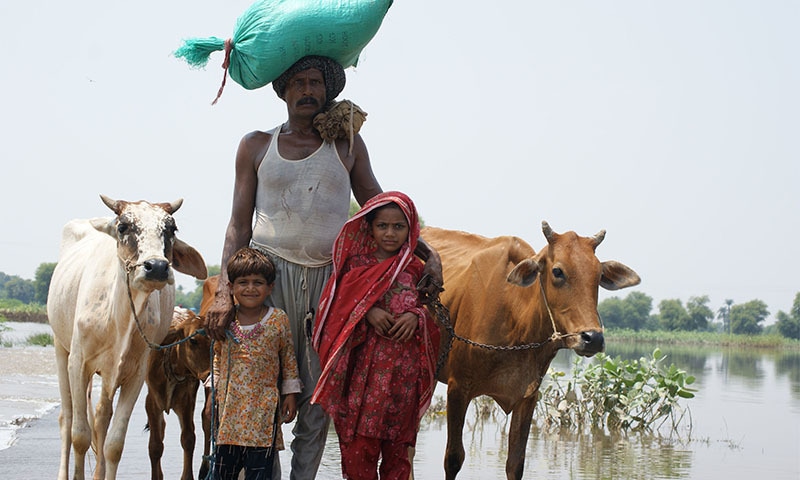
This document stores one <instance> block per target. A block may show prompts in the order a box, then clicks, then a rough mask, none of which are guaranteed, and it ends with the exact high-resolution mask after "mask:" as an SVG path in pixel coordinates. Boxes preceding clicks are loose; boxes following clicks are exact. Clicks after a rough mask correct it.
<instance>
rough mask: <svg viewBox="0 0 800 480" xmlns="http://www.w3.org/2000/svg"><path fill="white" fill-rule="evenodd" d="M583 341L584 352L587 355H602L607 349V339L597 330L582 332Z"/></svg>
mask: <svg viewBox="0 0 800 480" xmlns="http://www.w3.org/2000/svg"><path fill="white" fill-rule="evenodd" d="M581 340H583V350H584V351H585V352H587V353H591V354H595V353H600V352H602V351H603V350H605V348H606V339H605V337H604V336H603V332H598V331H596V330H589V331H587V332H582V333H581Z"/></svg>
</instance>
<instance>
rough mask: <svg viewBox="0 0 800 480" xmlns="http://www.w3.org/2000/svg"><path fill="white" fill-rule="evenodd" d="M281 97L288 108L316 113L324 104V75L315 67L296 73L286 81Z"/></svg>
mask: <svg viewBox="0 0 800 480" xmlns="http://www.w3.org/2000/svg"><path fill="white" fill-rule="evenodd" d="M283 99H284V100H285V101H286V104H287V105H288V106H289V108H290V109H293V110H295V111H304V110H309V112H310V113H312V114H316V113H318V112H319V111H321V110H322V107H324V106H325V102H326V100H327V99H326V98H325V77H323V76H322V72H320V71H319V70H317V69H316V68H309V69H307V70H303V71H302V72H298V73H296V74H295V75H294V76H292V78H290V79H289V81H288V82H287V83H286V90H285V91H284V94H283Z"/></svg>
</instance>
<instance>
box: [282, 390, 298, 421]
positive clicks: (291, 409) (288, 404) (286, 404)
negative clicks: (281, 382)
mask: <svg viewBox="0 0 800 480" xmlns="http://www.w3.org/2000/svg"><path fill="white" fill-rule="evenodd" d="M281 413H282V414H283V423H289V422H291V421H292V420H294V417H295V416H296V415H297V394H295V393H290V394H288V395H286V396H285V397H283V402H281Z"/></svg>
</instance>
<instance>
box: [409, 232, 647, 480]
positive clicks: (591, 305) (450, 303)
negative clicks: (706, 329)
mask: <svg viewBox="0 0 800 480" xmlns="http://www.w3.org/2000/svg"><path fill="white" fill-rule="evenodd" d="M542 231H543V232H544V236H545V237H546V238H547V245H546V246H545V247H544V248H543V249H542V250H541V251H540V252H539V253H538V254H536V253H535V252H534V250H533V249H532V248H531V247H530V246H529V245H528V244H527V243H525V242H524V241H523V240H521V239H519V238H516V237H498V238H485V237H481V236H479V235H474V234H470V233H465V232H457V231H450V230H442V229H437V228H430V227H429V228H425V229H424V230H423V231H422V236H423V238H424V239H425V241H427V242H428V243H429V244H431V245H432V246H433V247H434V248H435V249H436V250H437V251H438V252H439V255H440V256H441V259H442V266H443V269H444V272H443V273H444V282H445V291H444V292H443V293H442V296H441V299H442V303H443V304H444V305H445V306H446V307H448V308H449V310H450V321H451V324H452V325H453V326H454V328H455V333H456V335H458V336H460V337H464V338H466V339H469V340H472V341H475V342H478V343H480V344H482V346H471V345H469V344H467V343H466V342H462V341H456V342H454V343H453V345H452V349H451V350H450V353H449V357H448V358H447V362H446V363H445V365H444V366H443V368H442V370H441V372H440V374H439V380H440V381H441V382H445V383H447V447H446V450H445V459H444V467H445V475H446V478H447V479H448V480H453V479H455V477H456V474H457V473H458V471H459V470H460V469H461V466H462V464H463V463H464V445H463V443H462V439H461V435H462V431H463V427H464V416H465V415H466V411H467V407H468V406H469V403H470V401H471V400H472V399H473V398H475V397H477V396H479V395H488V396H490V397H492V398H493V399H494V400H495V401H496V402H497V403H498V404H499V405H500V407H501V408H502V409H503V411H505V412H506V413H509V412H511V413H512V416H511V429H510V431H509V434H508V459H507V461H506V477H507V478H509V479H520V478H522V473H523V467H524V465H525V447H526V444H527V441H528V435H529V433H530V426H531V418H532V416H533V410H534V408H535V407H536V401H537V400H538V391H539V385H540V382H541V380H542V378H543V377H544V375H545V373H546V372H547V369H548V367H549V366H550V362H551V361H552V360H553V358H554V357H555V355H556V353H557V352H558V350H559V349H562V348H570V349H572V350H573V351H575V352H576V353H577V354H579V355H582V356H592V355H594V354H596V353H598V352H602V351H603V349H604V348H605V340H604V338H603V326H602V324H601V323H600V318H599V315H598V313H597V296H598V286H602V287H603V288H606V289H608V290H617V289H620V288H625V287H630V286H633V285H636V284H638V283H639V281H640V279H639V276H638V275H637V274H636V272H634V271H633V270H631V269H630V268H628V267H626V266H625V265H623V264H621V263H618V262H614V261H609V262H600V261H599V260H598V259H597V257H596V256H595V248H597V246H598V245H599V244H600V242H601V241H602V240H603V237H604V236H605V231H601V232H600V233H598V234H597V235H595V236H594V237H588V238H587V237H579V236H578V235H576V234H575V232H566V233H563V234H557V233H555V232H553V230H552V229H551V228H550V226H549V225H548V224H547V222H542ZM537 279H538V280H539V281H538V282H536V280H537ZM445 333H446V332H445ZM448 340H449V336H448V335H447V334H443V335H442V341H443V344H442V345H443V346H445V345H446V342H447V341H448ZM532 344H541V345H538V346H535V347H533V348H524V349H519V350H496V349H491V348H487V346H532Z"/></svg>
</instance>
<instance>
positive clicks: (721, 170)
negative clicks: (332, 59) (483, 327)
mask: <svg viewBox="0 0 800 480" xmlns="http://www.w3.org/2000/svg"><path fill="white" fill-rule="evenodd" d="M250 3H251V2H250V1H247V0H226V1H225V2H219V1H210V0H170V1H169V2H163V1H158V2H156V1H150V0H142V1H139V2H119V1H113V0H112V1H108V0H104V1H100V0H88V1H87V0H76V1H73V2H56V1H54V0H46V1H43V0H38V1H36V0H33V1H26V2H20V1H16V2H2V3H1V4H0V31H2V32H3V33H4V37H5V38H6V42H5V49H4V56H3V57H4V58H3V60H2V62H0V86H1V87H2V89H0V91H2V95H3V101H2V106H0V122H2V124H1V125H0V162H2V166H3V168H2V178H3V182H2V188H0V225H2V235H0V271H2V272H5V273H7V274H9V275H19V276H21V277H22V278H27V279H33V278H34V274H35V271H36V268H37V267H38V266H39V265H40V264H41V263H43V262H55V261H57V259H58V246H59V242H60V232H61V228H62V226H63V225H64V224H65V223H66V222H67V221H68V220H70V219H72V218H88V217H96V216H106V215H109V214H110V213H111V212H110V211H109V210H108V209H107V208H106V207H105V206H104V205H103V204H102V202H101V201H100V198H99V195H100V194H105V195H108V196H110V197H112V198H116V199H123V200H140V199H144V200H149V201H154V202H156V201H171V200H174V199H177V198H183V199H184V204H183V206H182V207H181V209H180V210H179V211H178V212H177V213H176V214H175V218H176V221H177V223H178V227H179V233H178V236H179V237H180V238H182V239H183V240H184V241H186V242H188V243H190V244H191V245H193V246H194V247H195V248H197V249H198V250H199V251H200V253H201V254H202V255H203V256H204V258H205V260H206V262H207V263H208V264H210V265H218V264H219V261H220V256H221V251H222V243H223V236H224V230H225V227H226V225H227V222H228V218H229V215H230V204H231V198H232V189H233V173H234V171H233V164H234V163H233V162H234V154H235V151H236V147H237V145H238V142H239V140H240V139H241V137H242V136H243V135H244V134H245V133H247V132H249V131H252V130H268V129H271V128H273V127H274V126H276V125H278V124H280V123H281V122H283V121H284V120H285V119H286V107H285V104H284V103H283V102H282V101H280V100H279V99H278V98H277V97H276V96H275V94H274V92H273V91H272V88H271V87H270V86H267V87H264V88H262V89H258V90H245V89H244V88H242V87H241V86H239V85H238V84H236V83H234V82H233V81H228V82H227V85H226V88H225V91H224V93H223V95H222V98H221V99H220V100H219V102H218V103H217V104H216V105H215V106H211V100H213V98H214V96H215V95H216V92H217V89H218V87H219V85H220V82H221V80H222V75H223V70H222V68H221V67H220V65H221V63H222V60H223V58H222V57H223V55H222V53H221V52H217V53H215V54H214V55H212V57H211V61H210V62H209V65H208V66H207V67H206V68H205V69H192V68H189V67H188V66H187V65H186V64H185V63H184V62H183V61H181V60H178V59H176V58H174V57H173V56H172V55H171V53H172V52H173V51H174V50H175V49H176V48H177V47H178V46H179V45H180V44H181V41H182V40H183V39H184V38H189V37H206V36H218V37H221V38H227V37H229V36H231V35H232V32H233V27H234V24H235V21H236V18H237V17H238V16H239V15H241V13H243V12H244V10H245V9H246V8H247V7H248V6H249V5H250ZM798 24H800V3H798V2H795V1H793V0H785V1H776V0H765V1H759V2H756V1H752V0H749V1H742V0H717V1H712V0H708V1H707V0H700V1H681V0H678V1H669V2H666V1H663V2H656V1H641V0H628V1H622V0H609V1H603V2H598V1H589V0H577V1H569V2H567V1H540V0H525V1H522V0H515V1H511V0H498V1H494V2H478V1H473V0H462V1H458V2H453V1H450V2H445V1H436V2H432V1H430V0H396V1H395V2H394V4H393V5H392V7H391V8H390V9H389V12H388V13H387V15H386V17H385V19H384V21H383V24H382V25H381V28H380V29H379V31H378V33H377V35H376V36H375V38H374V39H373V40H372V41H371V42H370V43H369V45H367V47H366V48H365V49H364V50H363V52H362V54H361V57H360V60H359V63H358V66H357V67H355V68H349V69H348V70H347V86H346V87H345V90H344V91H343V92H342V94H341V95H340V96H339V99H350V100H352V101H354V102H355V103H356V104H358V105H359V106H360V107H361V108H363V109H364V110H365V111H367V112H368V117H367V122H366V123H365V124H364V126H363V127H362V130H361V133H362V136H363V138H364V140H365V142H366V144H367V147H368V149H369V153H370V157H371V160H372V165H373V170H374V172H375V175H376V177H377V178H378V180H379V181H380V183H381V186H382V187H383V189H384V190H390V189H391V190H402V191H404V192H406V193H408V194H409V195H410V196H411V197H412V198H413V199H414V201H415V202H416V204H417V207H418V209H419V211H420V215H421V217H422V219H423V220H424V222H425V223H426V224H427V225H432V226H438V227H443V228H450V229H455V230H464V231H469V232H473V233H478V234H481V235H485V236H498V235H517V236H519V237H521V238H522V239H524V240H526V241H527V242H528V243H530V244H531V246H532V247H533V248H534V249H536V250H539V249H540V248H542V247H543V246H544V245H545V243H546V241H545V239H544V236H543V235H542V231H541V222H542V220H546V221H548V222H549V223H550V225H551V226H552V228H553V229H554V230H555V231H556V232H564V231H567V230H574V231H576V232H577V233H579V234H581V235H584V236H589V235H594V234H595V233H597V232H598V231H599V230H601V229H605V230H607V235H606V239H605V241H604V242H603V243H602V245H600V246H599V247H598V249H597V256H598V258H599V259H600V260H617V261H620V262H623V263H625V264H626V265H628V266H629V267H631V268H633V269H634V270H636V271H637V272H638V273H639V275H640V276H641V278H642V283H641V284H640V285H639V286H637V287H634V288H632V289H628V290H622V291H617V292H608V293H603V292H604V291H602V290H601V300H602V299H604V298H608V297H610V296H618V297H624V296H626V295H627V294H628V293H630V292H631V291H640V292H644V293H645V294H647V295H649V296H650V297H652V298H653V301H654V313H656V311H657V305H658V303H659V302H660V301H662V300H665V299H679V300H681V301H682V302H683V303H684V304H686V302H687V301H688V300H689V298H691V297H695V296H701V295H707V296H708V297H709V300H710V301H709V303H708V306H709V307H710V308H711V309H712V310H715V311H716V310H717V309H718V308H719V307H720V306H722V305H723V303H724V302H725V300H726V299H731V300H733V301H734V303H736V304H739V303H745V302H748V301H750V300H754V299H759V300H762V301H764V302H765V303H766V304H767V306H768V309H769V311H770V314H771V318H770V319H769V320H768V322H767V323H771V322H772V321H774V318H772V316H774V314H775V313H776V312H777V311H779V310H782V311H785V312H788V311H789V310H790V309H791V307H792V303H793V300H794V297H795V295H796V294H797V293H798V292H800V254H799V253H798V239H799V238H800V217H798V207H800V192H798V188H797V187H798V182H799V181H800V166H799V165H800V88H798V85H800V55H798V53H797V47H798V45H800V29H798V28H797V25H798ZM178 280H179V283H180V284H181V285H184V286H186V287H187V288H194V282H193V281H192V279H190V278H189V277H186V276H183V275H179V278H178Z"/></svg>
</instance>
